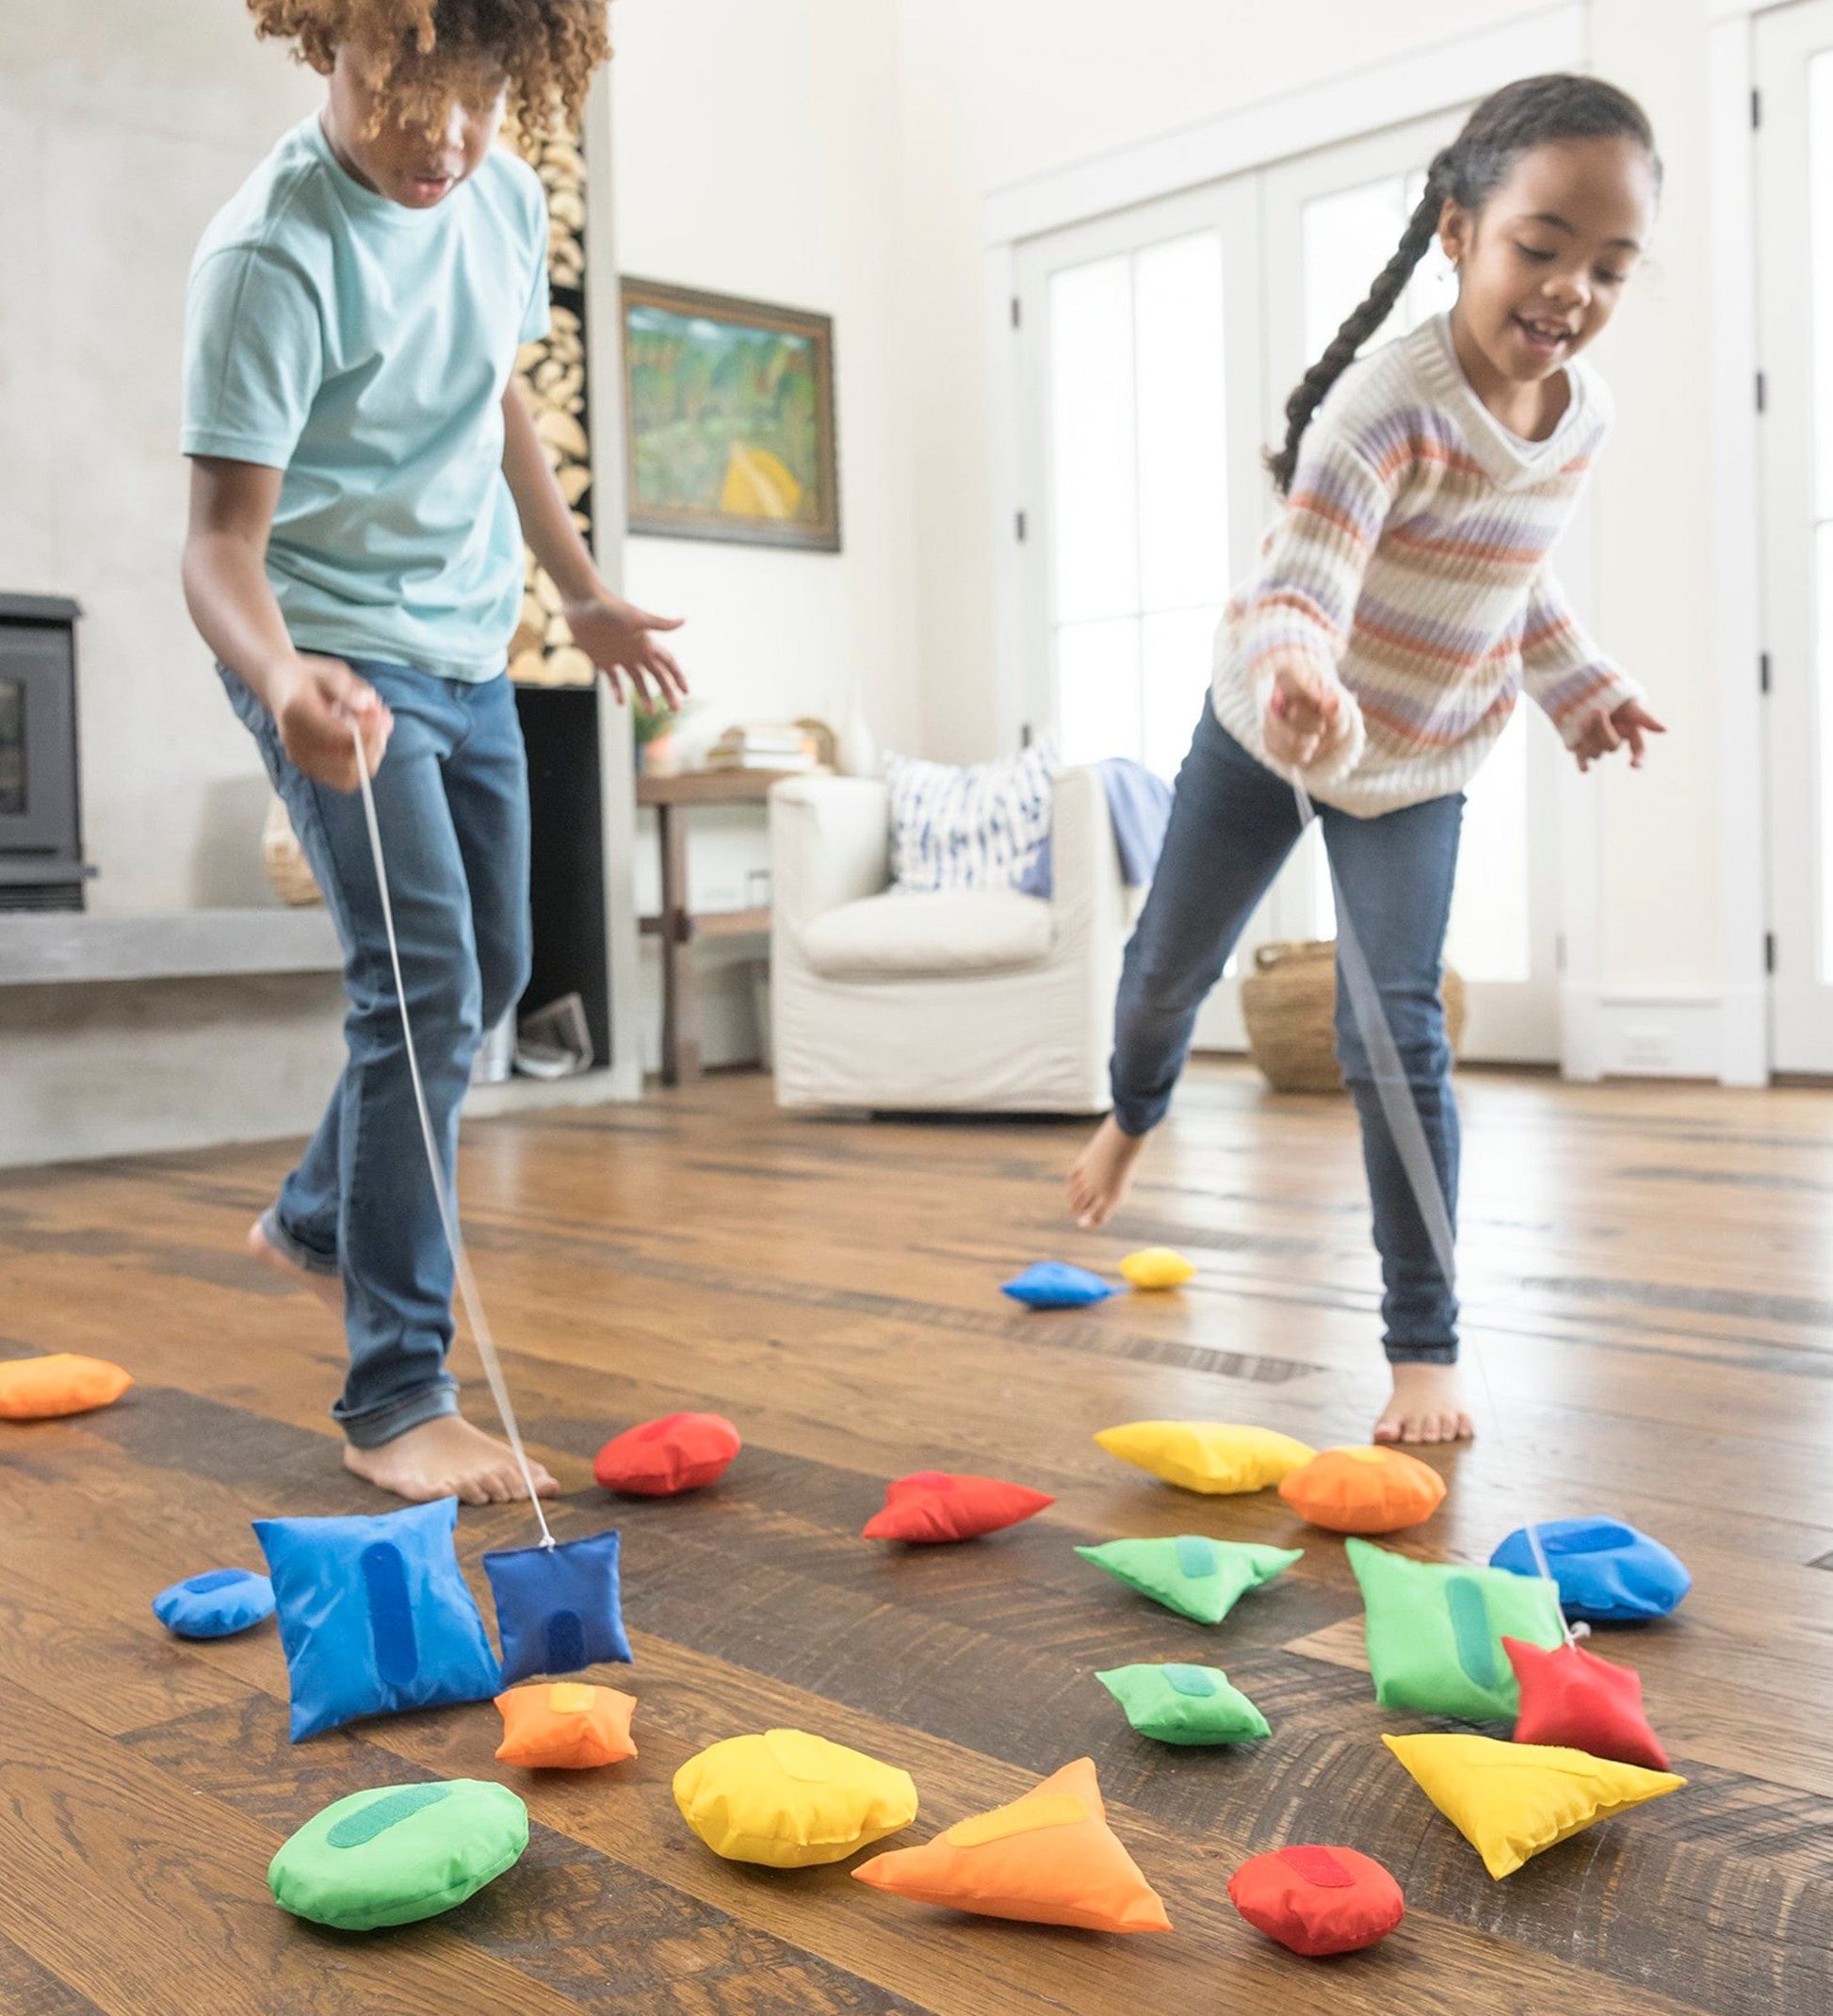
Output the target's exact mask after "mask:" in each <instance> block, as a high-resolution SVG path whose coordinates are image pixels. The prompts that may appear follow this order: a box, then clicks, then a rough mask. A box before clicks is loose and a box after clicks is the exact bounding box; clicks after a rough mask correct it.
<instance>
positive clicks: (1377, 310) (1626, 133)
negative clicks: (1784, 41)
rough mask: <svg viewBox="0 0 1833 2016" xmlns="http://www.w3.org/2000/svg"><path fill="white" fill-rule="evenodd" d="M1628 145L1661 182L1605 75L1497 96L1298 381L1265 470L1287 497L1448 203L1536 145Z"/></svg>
mask: <svg viewBox="0 0 1833 2016" xmlns="http://www.w3.org/2000/svg"><path fill="white" fill-rule="evenodd" d="M1591 139H1628V140H1632V141H1633V142H1634V143H1635V144H1636V145H1637V146H1638V147H1640V148H1641V149H1642V150H1643V151H1644V152H1645V153H1646V154H1647V156H1648V160H1649V165H1650V166H1651V167H1652V168H1653V170H1654V171H1655V184H1656V187H1657V188H1659V187H1660V186H1661V176H1662V163H1661V156H1660V155H1659V154H1657V153H1656V152H1655V132H1654V128H1653V127H1652V126H1651V125H1650V124H1649V123H1648V115H1647V114H1646V112H1645V111H1644V110H1643V109H1642V107H1641V106H1639V105H1638V104H1637V103H1636V102H1635V100H1634V99H1633V98H1631V97H1630V94H1629V93H1628V92H1627V91H1621V90H1618V89H1617V88H1616V87H1615V85H1614V84H1606V83H1605V82H1604V81H1603V79H1602V78H1601V77H1582V76H1574V75H1570V74H1567V73H1554V74H1552V75H1549V76H1544V77H1522V78H1520V79H1518V80H1517V82H1516V83H1514V84H1505V85H1504V86H1503V87H1502V89H1500V90H1499V91H1495V92H1492V93H1491V95H1490V96H1489V97H1487V98H1485V99H1484V101H1483V103H1482V104H1481V105H1480V106H1478V107H1477V108H1476V110H1475V111H1474V112H1472V113H1471V114H1470V116H1469V118H1468V120H1467V121H1466V122H1464V128H1463V131H1462V132H1460V133H1459V134H1458V136H1457V138H1455V139H1454V140H1452V143H1451V145H1450V146H1449V147H1445V148H1441V149H1440V150H1439V152H1438V153H1437V154H1436V155H1435V156H1434V158H1433V163H1432V167H1431V169H1430V170H1429V171H1427V174H1426V186H1425V193H1424V194H1423V195H1422V196H1421V197H1420V198H1419V205H1418V207H1417V208H1416V209H1415V210H1414V212H1413V215H1412V217H1411V218H1410V219H1408V220H1407V226H1406V229H1405V230H1404V231H1403V233H1402V234H1401V241H1400V243H1399V245H1398V246H1397V247H1396V248H1395V250H1394V255H1393V257H1392V258H1391V259H1389V260H1388V262H1387V265H1386V266H1385V267H1383V268H1382V269H1381V271H1380V272H1379V273H1378V274H1376V276H1375V279H1374V284H1373V285H1372V286H1371V287H1370V289H1369V294H1368V299H1367V300H1366V301H1363V303H1362V305H1361V306H1360V307H1359V308H1356V309H1354V310H1353V311H1352V312H1351V313H1350V315H1349V316H1348V317H1346V319H1345V320H1344V322H1343V326H1342V327H1341V328H1340V329H1339V330H1338V332H1337V333H1336V335H1335V337H1334V338H1333V339H1332V341H1331V343H1330V345H1329V347H1328V348H1327V349H1326V350H1325V351H1324V353H1323V355H1322V357H1320V358H1319V359H1318V361H1317V363H1316V364H1314V365H1313V366H1311V368H1310V369H1309V370H1308V371H1307V372H1306V374H1305V376H1304V377H1303V378H1302V379H1300V380H1299V382H1298V386H1297V389H1296V390H1295V391H1294V392H1293V394H1292V396H1291V398H1290V399H1288V400H1287V402H1286V439H1285V441H1284V443H1283V444H1282V445H1281V446H1280V447H1278V448H1277V449H1276V450H1273V452H1271V453H1269V455H1268V456H1267V469H1268V472H1269V473H1270V474H1271V476H1272V477H1273V485H1274V487H1275V488H1276V489H1277V490H1278V492H1279V494H1280V496H1285V495H1286V494H1287V492H1288V491H1290V489H1291V487H1292V478H1293V476H1294V474H1295V473H1296V472H1297V469H1298V445H1299V442H1300V441H1301V440H1302V439H1303V438H1304V434H1305V430H1306V428H1307V427H1308V426H1309V425H1310V424H1311V415H1313V414H1314V413H1316V412H1317V410H1318V408H1319V407H1320V406H1321V405H1322V403H1323V398H1324V395H1325V393H1327V392H1328V391H1329V390H1330V388H1331V386H1332V385H1334V384H1335V383H1336V382H1337V381H1338V379H1339V378H1340V377H1341V376H1342V375H1343V373H1344V372H1345V371H1346V370H1347V369H1348V368H1349V366H1350V364H1351V363H1352V361H1353V360H1354V356H1355V353H1356V351H1357V350H1360V349H1361V348H1362V346H1363V344H1365V343H1366V342H1367V341H1368V340H1369V338H1370V337H1371V335H1373V334H1374V333H1375V332H1376V331H1377V330H1378V329H1379V328H1380V327H1381V325H1382V324H1383V323H1384V322H1385V321H1386V320H1387V317H1388V314H1389V313H1390V311H1391V310H1392V308H1393V306H1394V303H1395V302H1396V301H1399V300H1400V298H1401V294H1402V292H1403V290H1404V288H1405V286H1406V283H1407V282H1408V281H1409V280H1410V279H1411V278H1412V277H1413V269H1414V268H1415V267H1417V266H1418V265H1419V261H1420V260H1421V259H1423V258H1424V257H1425V255H1426V253H1427V252H1430V251H1431V249H1432V242H1433V240H1434V239H1435V238H1436V236H1438V222H1439V219H1440V217H1441V216H1442V214H1443V212H1444V208H1445V205H1446V204H1447V203H1456V204H1457V206H1458V207H1459V208H1460V209H1462V210H1468V211H1472V212H1474V211H1478V210H1481V209H1482V208H1483V206H1484V203H1486V202H1487V201H1488V200H1489V198H1490V197H1491V196H1493V195H1494V194H1495V193H1496V191H1497V189H1499V188H1500V187H1501V185H1502V184H1503V183H1504V182H1506V181H1507V179H1508V177H1509V174H1510V172H1511V171H1512V170H1513V169H1514V167H1515V164H1516V163H1517V161H1518V160H1519V159H1520V158H1521V156H1522V155H1523V154H1526V153H1527V152H1528V151H1529V149H1530V148H1533V147H1541V146H1545V145H1546V144H1547V143H1548V142H1549V141H1554V140H1591Z"/></svg>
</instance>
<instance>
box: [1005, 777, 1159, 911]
mask: <svg viewBox="0 0 1833 2016" xmlns="http://www.w3.org/2000/svg"><path fill="white" fill-rule="evenodd" d="M1095 767H1096V768H1097V769H1098V770H1099V771H1100V772H1101V789H1103V790H1104V791H1105V792H1106V793H1107V799H1108V817H1109V818H1110V819H1111V821H1113V844H1114V851H1115V853H1117V854H1119V856H1120V874H1121V879H1122V881H1124V882H1125V883H1126V884H1127V887H1128V888H1138V887H1139V886H1141V885H1142V884H1143V883H1147V882H1150V881H1151V879H1152V871H1153V870H1154V869H1156V868H1157V867H1158V865H1159V850H1160V848H1161V847H1162V846H1163V845H1164V841H1165V827H1166V826H1167V825H1168V824H1169V823H1170V821H1171V787H1170V785H1168V784H1167V783H1166V782H1165V781H1164V779H1163V778H1162V777H1157V776H1154V775H1153V773H1152V772H1150V771H1149V770H1147V769H1146V767H1145V765H1144V763H1135V762H1134V761H1133V759H1132V758H1131V757H1130V756H1108V757H1106V758H1105V759H1104V760H1103V761H1102V762H1100V763H1099V764H1097V765H1096V766H1095ZM1054 887H1055V883H1054V881H1053V879H1052V875H1051V868H1050V837H1049V836H1048V835H1046V837H1045V841H1044V845H1043V846H1042V847H1041V848H1040V849H1039V850H1038V852H1037V854H1036V855H1035V856H1034V858H1033V859H1032V861H1031V865H1030V867H1029V868H1028V869H1027V870H1025V873H1024V877H1023V879H1022V880H1021V881H1020V882H1019V885H1018V890H1019V893H1020V895H1023V896H1043V897H1048V896H1049V895H1050V894H1051V892H1052V890H1053V889H1054Z"/></svg>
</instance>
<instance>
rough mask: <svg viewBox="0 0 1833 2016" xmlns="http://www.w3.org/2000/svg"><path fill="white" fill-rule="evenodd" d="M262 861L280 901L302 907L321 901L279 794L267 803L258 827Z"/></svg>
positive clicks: (322, 900)
mask: <svg viewBox="0 0 1833 2016" xmlns="http://www.w3.org/2000/svg"><path fill="white" fill-rule="evenodd" d="M261 865H262V867H264V868H265V869H266V870H268V881H269V882H270V883H271V884H272V885H273V891H274V894H275V895H276V896H278V897H279V898H280V900H281V902H284V903H292V904H293V905H294V906H295V907H296V908H300V909H302V908H304V906H305V905H306V904H308V903H321V902H324V898H323V897H322V896H321V895H320V894H319V893H318V885H317V884H316V882H314V881H313V879H312V870H310V869H309V868H308V867H307V866H306V865H305V853H304V850H303V849H302V848H301V847H300V843H299V839H298V837H297V836H296V835H295V834H294V832H293V822H292V821H291V820H289V819H288V818H287V817H286V807H285V805H284V804H283V803H282V802H281V800H280V799H279V798H275V799H274V800H273V801H272V803H271V804H270V805H268V821H267V824H266V825H264V826H263V827H262V829H261Z"/></svg>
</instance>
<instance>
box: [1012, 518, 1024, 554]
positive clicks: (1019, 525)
mask: <svg viewBox="0 0 1833 2016" xmlns="http://www.w3.org/2000/svg"><path fill="white" fill-rule="evenodd" d="M1013 530H1014V532H1015V533H1016V534H1017V535H1018V544H1019V545H1021V546H1022V545H1024V544H1025V513H1024V512H1022V511H1021V512H1018V513H1017V514H1016V515H1015V516H1014V519H1013Z"/></svg>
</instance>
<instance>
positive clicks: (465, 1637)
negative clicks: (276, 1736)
mask: <svg viewBox="0 0 1833 2016" xmlns="http://www.w3.org/2000/svg"><path fill="white" fill-rule="evenodd" d="M457 1522H458V1500H457V1499H456V1498H439V1499H435V1500H434V1501H433V1502H432V1503H431V1504H424V1505H405V1506H403V1507H402V1508H401V1510H400V1511H398V1512H381V1513H377V1514H374V1515H372V1516H365V1517H359V1518H353V1519H258V1520H255V1522H254V1532H255V1537H256V1538H257V1539H258V1540H259V1541H260V1542H261V1551H262V1553H264V1554H266V1555H267V1557H268V1574H269V1575H271V1576H272V1577H273V1585H274V1601H275V1603H276V1605H277V1607H278V1609H279V1613H280V1643H281V1648H282V1650H284V1652H285V1654H286V1673H287V1678H288V1680H289V1681H290V1682H291V1684H292V1697H293V1705H292V1732H293V1741H294V1742H295V1743H298V1742H300V1740H301V1739H302V1738H304V1737H306V1736H312V1735H316V1734H317V1732H318V1731H320V1730H325V1729H335V1728H337V1727H338V1726H339V1725H340V1724H341V1723H345V1722H349V1721H351V1720H353V1719H354V1718H355V1717H356V1716H357V1715H391V1714H395V1713H397V1712H398V1711H399V1710H401V1709H405V1708H437V1707H440V1706H443V1705H444V1704H445V1703H446V1702H448V1701H487V1700H489V1699H490V1698H491V1697H492V1696H493V1695H495V1694H496V1693H497V1692H499V1691H500V1689H501V1687H502V1684H503V1671H502V1668H501V1666H498V1665H497V1663H496V1654H495V1652H493V1651H492V1650H491V1649H490V1640H489V1638H488V1637H487V1636H486V1635H485V1634H484V1620H483V1618H481V1617H480V1616H479V1612H478V1606H477V1604H476V1603H475V1602H474V1601H472V1599H471V1591H470V1590H469V1589H468V1588H467V1587H466V1586H465V1581H464V1576H463V1574H462V1572H461V1571H460V1569H459V1564H458V1555H457V1553H455V1552H454V1551H453V1546H452V1534H453V1530H454V1528H455V1527H456V1525H457ZM376 1922H377V1923H378V1924H381V1923H382V1922H383V1921H381V1920H380V1919H379V1920H377V1921H376Z"/></svg>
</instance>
